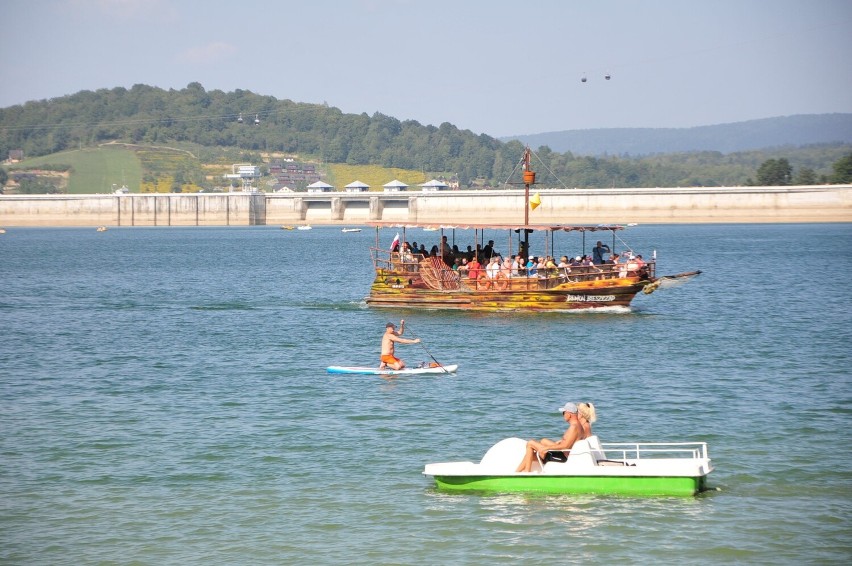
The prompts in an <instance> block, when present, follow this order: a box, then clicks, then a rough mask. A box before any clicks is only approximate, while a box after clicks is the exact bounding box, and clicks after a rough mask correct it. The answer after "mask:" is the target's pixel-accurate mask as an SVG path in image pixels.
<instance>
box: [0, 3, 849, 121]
mask: <svg viewBox="0 0 852 566" xmlns="http://www.w3.org/2000/svg"><path fill="white" fill-rule="evenodd" d="M0 15H2V20H3V24H4V25H3V32H2V33H0V78H2V86H1V87H0V107H3V108H5V107H8V106H12V105H15V104H22V103H24V102H26V101H29V100H42V99H50V98H54V97H59V96H64V95H67V94H73V93H75V92H78V91H80V90H97V89H101V88H107V89H111V88H114V87H118V86H123V87H127V88H129V87H131V86H133V85H134V84H140V83H141V84H146V85H151V86H157V87H161V88H166V89H168V88H174V89H182V88H184V87H186V85H187V84H188V83H191V82H199V83H201V84H202V85H203V86H204V88H205V89H207V90H215V89H218V90H223V91H233V90H235V89H243V90H250V91H252V92H254V93H257V94H262V95H270V96H273V97H275V98H278V99H290V100H293V101H296V102H312V103H323V102H326V103H328V104H329V105H331V106H335V107H337V108H340V109H341V110H342V111H343V112H347V113H361V112H366V113H367V114H370V115H372V114H373V113H374V112H381V113H382V114H386V115H389V116H394V117H396V118H399V119H402V120H406V119H413V120H417V121H418V122H420V123H421V124H433V125H436V126H438V125H440V124H441V123H442V122H450V123H452V124H454V125H456V126H458V127H460V128H462V129H470V130H472V131H474V132H476V133H486V134H489V135H492V136H504V135H512V134H529V133H540V132H548V131H558V130H568V129H584V128H610V127H691V126H702V125H710V124H720V123H728V122H739V121H742V120H751V119H755V118H767V117H772V116H787V115H793V114H816V113H825V112H852V0H582V1H581V0H511V1H509V0H274V1H273V0H269V1H260V0H241V1H238V0H228V1H224V0H2V1H0ZM607 73H610V74H611V75H612V79H611V80H609V81H607V80H605V79H604V75H605V74H607ZM584 75H585V76H586V77H587V79H588V80H587V82H585V83H583V82H581V80H580V79H581V78H582V77H583V76H584Z"/></svg>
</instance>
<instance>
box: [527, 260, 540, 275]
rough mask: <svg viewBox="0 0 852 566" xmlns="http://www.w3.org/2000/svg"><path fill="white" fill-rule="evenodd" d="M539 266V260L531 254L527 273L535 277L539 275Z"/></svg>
mask: <svg viewBox="0 0 852 566" xmlns="http://www.w3.org/2000/svg"><path fill="white" fill-rule="evenodd" d="M537 266H538V261H536V259H535V258H534V257H533V256H530V257H529V259H528V260H527V275H528V276H530V277H535V276H536V275H538V269H536V267H537Z"/></svg>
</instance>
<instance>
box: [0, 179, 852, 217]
mask: <svg viewBox="0 0 852 566" xmlns="http://www.w3.org/2000/svg"><path fill="white" fill-rule="evenodd" d="M530 193H531V194H535V193H538V194H539V195H540V199H541V205H540V206H539V207H538V208H536V209H535V210H530V212H529V222H530V224H566V225H568V224H625V223H632V222H636V223H645V224H690V223H773V222H774V223H791V222H850V221H852V185H816V186H810V185H809V186H786V187H690V188H652V189H644V188H622V189H618V188H613V189H541V190H535V189H531V191H530ZM525 206H526V200H525V194H524V190H523V189H509V190H488V191H485V190H476V191H469V190H464V191H399V192H381V193H380V192H361V193H345V192H324V193H262V192H232V193H194V194H147V193H146V194H92V195H0V226H3V227H6V226H57V227H58V226H260V225H300V224H311V225H363V224H367V223H369V222H372V221H391V222H400V223H415V222H420V223H434V224H444V225H461V224H465V223H518V224H520V223H523V221H524V209H525Z"/></svg>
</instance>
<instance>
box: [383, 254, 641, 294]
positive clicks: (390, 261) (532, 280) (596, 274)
mask: <svg viewBox="0 0 852 566" xmlns="http://www.w3.org/2000/svg"><path fill="white" fill-rule="evenodd" d="M370 253H371V256H372V260H373V266H374V267H375V269H376V272H385V273H416V272H419V271H421V265H423V260H424V259H428V258H429V256H424V255H423V254H420V253H411V252H399V251H393V252H392V251H389V250H386V249H382V248H375V247H373V248H370ZM486 265H487V264H486ZM486 265H482V266H481V267H480V270H479V271H478V275H477V276H476V277H471V276H470V273H469V272H466V271H465V270H463V269H462V270H458V272H457V273H458V275H457V276H456V277H454V278H455V279H457V280H458V281H459V283H460V285H461V286H462V287H465V288H469V289H478V290H482V289H483V288H490V287H491V286H490V285H488V284H487V281H486V282H483V281H480V277H481V276H482V275H484V276H485V277H486V279H489V280H490V279H492V278H491V277H490V276H488V273H487V270H486ZM446 270H447V271H454V270H452V267H450V266H449V265H448V266H447V267H446ZM498 277H499V278H501V279H509V280H511V281H513V282H514V283H512V288H516V286H517V285H518V283H517V282H518V281H526V282H527V285H526V286H527V287H528V288H537V289H541V288H545V289H549V288H552V287H556V286H557V285H561V284H563V283H578V282H585V281H599V280H605V279H619V278H632V277H638V278H639V279H640V280H647V279H654V278H655V277H656V262H655V261H653V260H652V261H649V262H647V263H645V264H644V265H639V264H636V263H630V262H629V261H628V262H627V263H619V264H598V265H594V266H574V267H552V268H540V269H539V268H536V269H523V270H518V269H517V268H514V269H512V270H511V272H510V273H506V272H505V271H501V275H498ZM520 286H521V287H523V286H524V285H523V284H520ZM456 288H457V287H456ZM494 288H495V289H498V288H499V285H494Z"/></svg>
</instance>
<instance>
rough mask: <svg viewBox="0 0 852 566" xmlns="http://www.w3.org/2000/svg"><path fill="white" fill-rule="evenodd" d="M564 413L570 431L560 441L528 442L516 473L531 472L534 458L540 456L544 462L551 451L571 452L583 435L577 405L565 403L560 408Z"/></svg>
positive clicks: (542, 440) (546, 439) (563, 416)
mask: <svg viewBox="0 0 852 566" xmlns="http://www.w3.org/2000/svg"><path fill="white" fill-rule="evenodd" d="M559 410H560V411H561V412H562V418H564V419H565V422H567V423H568V430H566V431H565V434H563V435H562V438H561V439H559V440H550V439H549V438H542V439H541V440H537V441H536V440H528V441H527V448H526V452H525V453H524V459H523V460H521V463H520V464H519V465H518V469H517V470H515V472H530V471H532V463H533V458H534V457H535V456H536V455H538V457H539V458H540V459H541V460H544V457H545V454H547V452H548V451H549V450H570V449H571V447H572V446H574V443H575V442H576V441H577V440H578V439H579V438H580V437H581V435H582V428H583V427H582V425H581V424H580V421H579V417H578V416H577V405H576V404H574V403H565V405H563V406H562V407H560V408H559Z"/></svg>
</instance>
